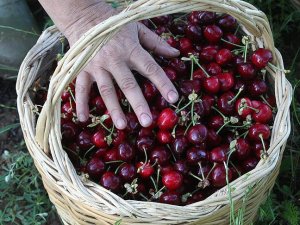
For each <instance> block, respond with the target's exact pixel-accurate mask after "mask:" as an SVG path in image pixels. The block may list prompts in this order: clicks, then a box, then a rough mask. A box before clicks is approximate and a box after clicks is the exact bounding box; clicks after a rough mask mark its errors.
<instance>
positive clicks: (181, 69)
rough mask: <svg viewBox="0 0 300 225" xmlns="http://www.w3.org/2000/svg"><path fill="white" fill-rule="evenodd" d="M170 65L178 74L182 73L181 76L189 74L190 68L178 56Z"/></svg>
mask: <svg viewBox="0 0 300 225" xmlns="http://www.w3.org/2000/svg"><path fill="white" fill-rule="evenodd" d="M169 65H170V67H171V68H173V69H174V70H175V71H176V73H177V74H180V76H185V75H187V74H188V68H187V66H186V65H185V63H184V61H182V60H180V59H178V58H175V59H172V60H171V61H170V64H169Z"/></svg>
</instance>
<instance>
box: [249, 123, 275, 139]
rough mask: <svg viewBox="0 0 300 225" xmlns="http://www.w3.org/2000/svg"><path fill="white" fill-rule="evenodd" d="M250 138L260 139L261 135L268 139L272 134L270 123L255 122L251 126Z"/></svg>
mask: <svg viewBox="0 0 300 225" xmlns="http://www.w3.org/2000/svg"><path fill="white" fill-rule="evenodd" d="M248 135H249V138H250V139H251V140H253V141H260V140H261V139H260V136H261V137H262V138H263V139H264V140H267V139H268V138H269V137H270V135H271V131H270V128H269V126H268V125H265V124H253V125H252V126H251V127H250V128H249V134H248Z"/></svg>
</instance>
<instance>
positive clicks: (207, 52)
mask: <svg viewBox="0 0 300 225" xmlns="http://www.w3.org/2000/svg"><path fill="white" fill-rule="evenodd" d="M217 52H218V49H217V48H216V47H214V46H211V45H208V46H206V47H204V48H203V49H202V51H201V52H200V55H199V58H200V60H201V61H203V62H206V63H209V62H213V61H214V60H215V57H216V54H217Z"/></svg>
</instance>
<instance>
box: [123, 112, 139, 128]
mask: <svg viewBox="0 0 300 225" xmlns="http://www.w3.org/2000/svg"><path fill="white" fill-rule="evenodd" d="M125 116H126V119H127V127H126V130H127V131H128V132H129V133H133V132H137V130H138V129H139V127H140V124H139V121H138V119H137V117H136V115H135V114H134V113H133V112H129V113H127V114H126V115H125Z"/></svg>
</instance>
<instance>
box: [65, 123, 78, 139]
mask: <svg viewBox="0 0 300 225" xmlns="http://www.w3.org/2000/svg"><path fill="white" fill-rule="evenodd" d="M61 130H62V132H61V134H62V137H63V139H64V140H69V141H71V140H75V139H76V136H77V134H78V133H79V129H78V127H77V126H76V124H75V123H73V122H72V121H66V122H64V123H62V126H61Z"/></svg>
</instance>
